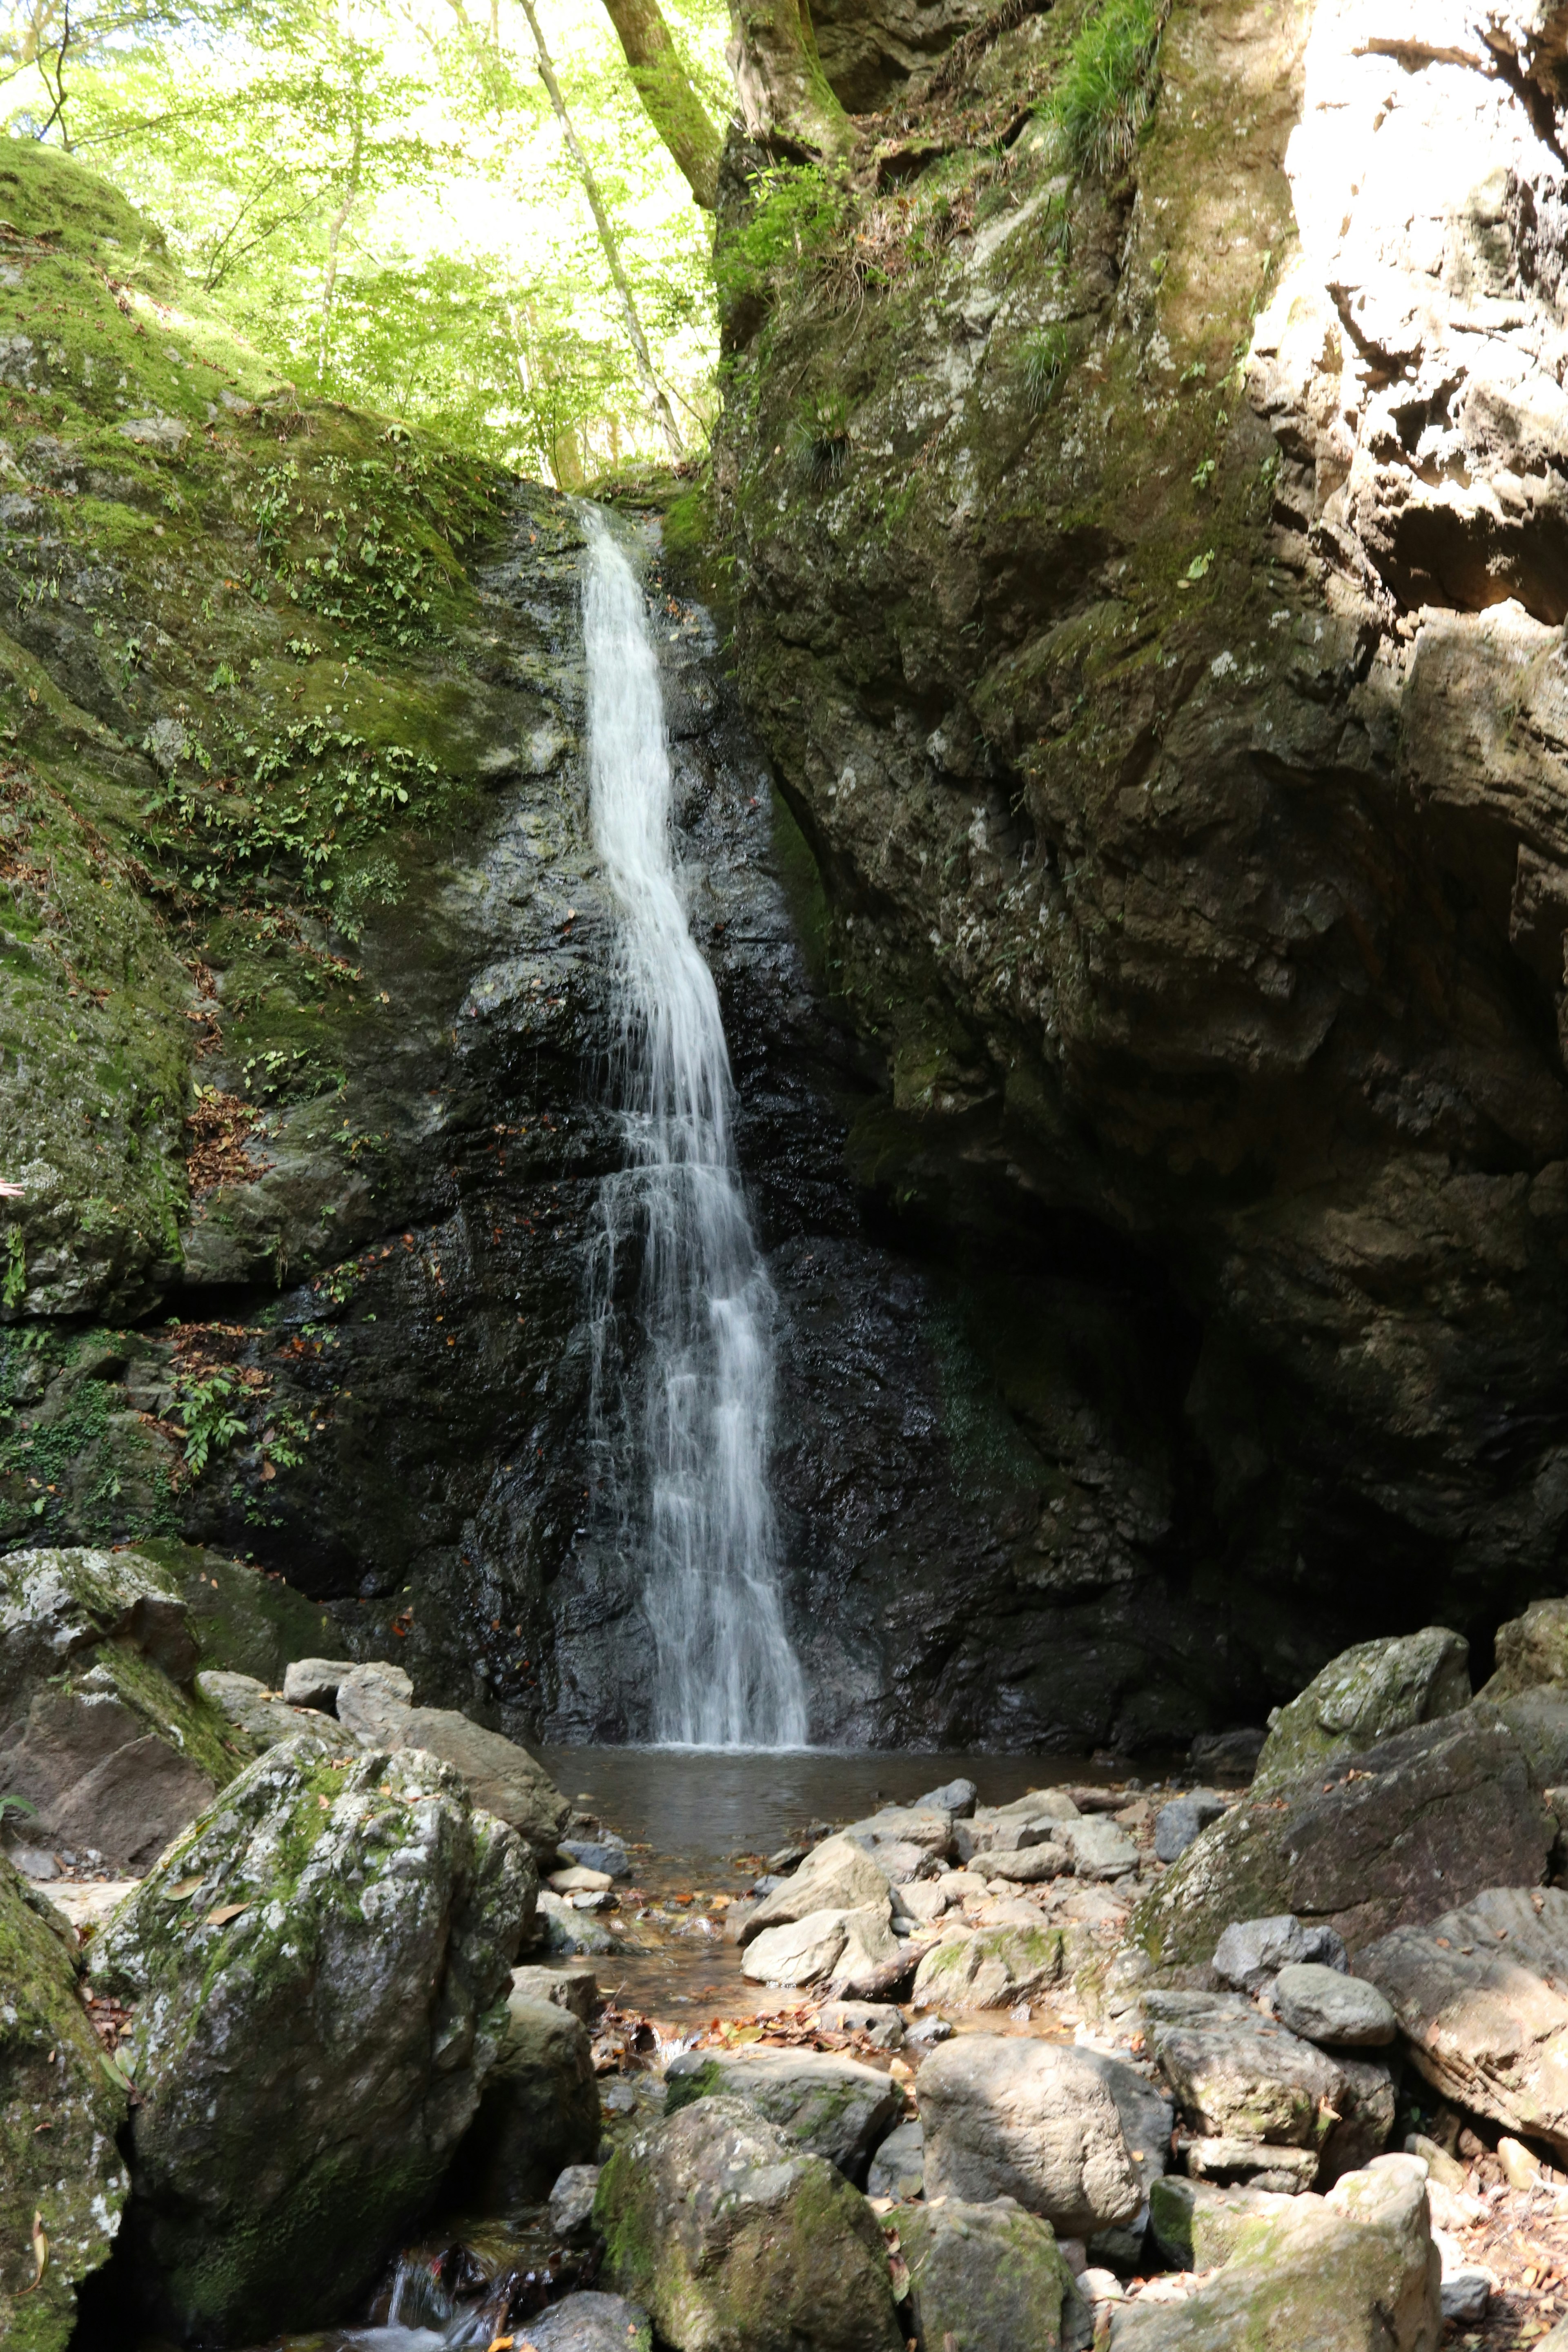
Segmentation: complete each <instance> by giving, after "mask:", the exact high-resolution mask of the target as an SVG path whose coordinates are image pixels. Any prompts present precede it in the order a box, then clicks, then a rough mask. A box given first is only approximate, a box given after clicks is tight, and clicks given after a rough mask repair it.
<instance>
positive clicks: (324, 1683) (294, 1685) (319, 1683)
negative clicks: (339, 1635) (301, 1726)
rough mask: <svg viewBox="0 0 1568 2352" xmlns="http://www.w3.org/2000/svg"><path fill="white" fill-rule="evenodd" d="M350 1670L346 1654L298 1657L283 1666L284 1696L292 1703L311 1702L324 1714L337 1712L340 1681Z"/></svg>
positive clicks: (305, 1704) (312, 1705) (300, 1704)
mask: <svg viewBox="0 0 1568 2352" xmlns="http://www.w3.org/2000/svg"><path fill="white" fill-rule="evenodd" d="M350 1671H351V1661H350V1660H349V1659H347V1658H295V1659H293V1660H291V1661H290V1663H289V1665H288V1666H286V1667H285V1669H284V1673H283V1696H284V1697H285V1699H287V1701H288V1703H289V1706H310V1707H314V1708H316V1709H317V1711H318V1712H319V1713H321V1714H322V1715H335V1714H336V1713H337V1711H338V1685H339V1684H340V1683H341V1682H342V1680H343V1677H344V1676H345V1675H347V1674H348V1673H350Z"/></svg>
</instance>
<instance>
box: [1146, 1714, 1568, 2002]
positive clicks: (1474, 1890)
mask: <svg viewBox="0 0 1568 2352" xmlns="http://www.w3.org/2000/svg"><path fill="white" fill-rule="evenodd" d="M1555 1836H1556V1823H1555V1822H1554V1820H1553V1818H1552V1814H1551V1813H1550V1812H1548V1811H1547V1809H1546V1807H1545V1806H1544V1805H1543V1804H1542V1801H1541V1798H1540V1797H1539V1795H1538V1794H1537V1792H1536V1790H1534V1788H1533V1787H1532V1785H1531V1775H1530V1768H1529V1765H1528V1762H1527V1760H1526V1759H1525V1757H1524V1756H1523V1754H1522V1753H1521V1749H1520V1747H1519V1744H1518V1742H1517V1741H1516V1740H1515V1738H1513V1736H1512V1734H1511V1733H1510V1730H1509V1728H1508V1726H1507V1725H1506V1724H1505V1723H1504V1721H1503V1719H1502V1717H1500V1715H1499V1714H1498V1712H1497V1710H1496V1708H1495V1707H1492V1706H1488V1705H1487V1704H1485V1703H1484V1702H1479V1701H1478V1702H1476V1703H1474V1704H1472V1705H1471V1706H1468V1707H1465V1708H1463V1709H1461V1710H1460V1711H1459V1712H1458V1714H1456V1715H1450V1716H1446V1717H1443V1718H1442V1719H1441V1720H1440V1721H1438V1722H1436V1723H1424V1724H1418V1725H1416V1726H1415V1728H1414V1729H1413V1730H1410V1731H1402V1732H1399V1733H1396V1734H1395V1736H1394V1738H1391V1739H1388V1740H1384V1742H1383V1743H1382V1744H1381V1745H1380V1746H1378V1747H1376V1748H1369V1749H1367V1750H1366V1751H1365V1753H1364V1754H1363V1755H1360V1756H1353V1757H1342V1758H1341V1759H1339V1760H1338V1761H1336V1762H1335V1763H1332V1764H1329V1765H1325V1766H1322V1767H1321V1768H1318V1769H1314V1770H1313V1771H1312V1772H1311V1774H1310V1775H1309V1777H1308V1778H1307V1779H1305V1780H1299V1781H1296V1782H1294V1783H1293V1784H1292V1785H1291V1786H1289V1788H1286V1789H1283V1790H1279V1791H1278V1792H1277V1793H1276V1794H1275V1795H1273V1796H1271V1797H1267V1798H1263V1799H1255V1798H1252V1797H1250V1796H1249V1797H1247V1798H1244V1799H1243V1800H1242V1801H1241V1802H1240V1803H1239V1804H1237V1805H1236V1806H1234V1807H1233V1808H1232V1810H1231V1811H1229V1812H1228V1813H1226V1816H1225V1819H1224V1820H1223V1821H1219V1822H1215V1823H1214V1825H1213V1827H1212V1828H1210V1829H1207V1830H1205V1832H1204V1833H1203V1835H1202V1836H1201V1837H1200V1838H1198V1839H1197V1840H1196V1841H1195V1843H1194V1844H1192V1845H1190V1846H1189V1847H1188V1848H1187V1850H1186V1852H1185V1853H1184V1854H1183V1856H1182V1858H1181V1860H1180V1861H1179V1862H1178V1863H1176V1864H1174V1865H1173V1868H1172V1869H1171V1870H1169V1871H1168V1872H1167V1873H1166V1874H1165V1876H1164V1877H1163V1879H1162V1880H1161V1881H1160V1884H1159V1885H1157V1886H1156V1887H1154V1888H1152V1890H1151V1892H1150V1893H1149V1894H1148V1895H1145V1897H1144V1898H1143V1900H1142V1903H1141V1904H1140V1905H1139V1906H1138V1908H1137V1910H1136V1911H1135V1912H1134V1913H1133V1915H1132V1918H1131V1922H1130V1923H1129V1927H1128V1935H1129V1938H1130V1940H1131V1942H1132V1943H1134V1944H1135V1945H1137V1946H1138V1947H1139V1948H1142V1951H1143V1952H1144V1953H1145V1954H1146V1955H1147V1956H1148V1958H1150V1959H1152V1961H1153V1962H1154V1963H1155V1964H1156V1966H1159V1967H1162V1968H1169V1967H1173V1966H1178V1967H1180V1966H1199V1967H1202V1966H1206V1965H1207V1963H1208V1960H1209V1958H1210V1956H1211V1955H1212V1953H1213V1952H1214V1949H1215V1945H1216V1944H1217V1942H1218V1940H1219V1937H1220V1936H1221V1934H1222V1933H1223V1931H1224V1930H1225V1928H1226V1927H1228V1926H1229V1925H1230V1924H1231V1922H1232V1921H1233V1920H1237V1919H1253V1918H1258V1917H1261V1916H1266V1915H1268V1914H1279V1913H1285V1912H1290V1913H1294V1914H1295V1915H1296V1916H1298V1917H1299V1918H1300V1920H1301V1921H1302V1922H1303V1923H1304V1924H1306V1925H1311V1924H1314V1923H1318V1922H1321V1923H1324V1924H1326V1925H1328V1926H1330V1927H1333V1928H1334V1929H1335V1930H1336V1932H1337V1933H1338V1934H1339V1935H1340V1936H1341V1937H1342V1938H1343V1940H1344V1942H1345V1944H1346V1945H1347V1946H1348V1947H1349V1948H1350V1949H1351V1951H1352V1953H1354V1952H1355V1951H1357V1950H1358V1949H1359V1948H1362V1947H1363V1946H1365V1945H1367V1944H1370V1943H1373V1942H1375V1941H1376V1939H1377V1938H1378V1937H1380V1936H1384V1935H1386V1934H1387V1933H1388V1932H1389V1930H1390V1929H1391V1928H1393V1927H1398V1926H1401V1925H1403V1924H1404V1923H1405V1922H1407V1921H1409V1922H1415V1921H1420V1920H1423V1919H1429V1918H1430V1917H1431V1916H1432V1915H1433V1913H1434V1911H1435V1910H1436V1909H1437V1908H1438V1907H1439V1906H1451V1905H1452V1904H1453V1903H1454V1902H1456V1901H1459V1902H1464V1901H1467V1900H1468V1898H1469V1896H1470V1895H1473V1894H1478V1893H1479V1891H1480V1890H1481V1888H1482V1887H1485V1886H1490V1885H1497V1883H1498V1882H1499V1880H1500V1879H1506V1880H1509V1881H1511V1882H1512V1883H1514V1884H1516V1885H1536V1884H1539V1882H1540V1881H1541V1880H1542V1878H1543V1877H1544V1876H1545V1874H1546V1864H1547V1859H1548V1856H1549V1855H1550V1853H1551V1851H1552V1843H1553V1840H1554V1839H1555Z"/></svg>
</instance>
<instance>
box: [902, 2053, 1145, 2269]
mask: <svg viewBox="0 0 1568 2352" xmlns="http://www.w3.org/2000/svg"><path fill="white" fill-rule="evenodd" d="M920 2100H921V2123H922V2124H923V2125H924V2126H925V2185H926V2194H927V2196H928V2198H932V2197H955V2198H961V2199H973V2200H975V2201H976V2202H979V2203H982V2204H984V2203H986V2202H988V2201H989V2200H992V2199H993V2198H996V2197H1014V2198H1016V2200H1017V2201H1018V2203H1019V2204H1020V2205H1023V2206H1025V2207H1026V2208H1027V2209H1028V2210H1029V2211H1031V2212H1034V2213H1039V2214H1042V2215H1043V2216H1044V2217H1045V2219H1046V2220H1047V2221H1049V2222H1050V2223H1051V2224H1052V2226H1053V2227H1054V2228H1055V2229H1058V2230H1059V2231H1063V2232H1064V2234H1067V2235H1070V2236H1075V2237H1083V2238H1088V2237H1091V2236H1092V2235H1093V2234H1094V2232H1095V2231H1098V2230H1103V2229H1107V2228H1110V2227H1111V2226H1113V2225H1115V2224H1118V2223H1122V2222H1127V2221H1131V2219H1132V2217H1133V2215H1134V2214H1135V2213H1137V2211H1138V2210H1139V2209H1140V2207H1141V2205H1142V2200H1143V2191H1142V2182H1141V2180H1140V2179H1139V2175H1138V2171H1137V2168H1136V2167H1135V2166H1134V2164H1133V2162H1132V2159H1131V2156H1130V2155H1129V2153H1128V2149H1127V2145H1126V2142H1125V2140H1124V2139H1123V2137H1122V2132H1121V2118H1120V2116H1118V2114H1117V2109H1116V2103H1115V2101H1114V2099H1113V2098H1112V2097H1111V2095H1110V2091H1109V2090H1108V2089H1107V2088H1106V2085H1105V2084H1104V2082H1103V2080H1102V2079H1101V2077H1100V2074H1099V2073H1098V2072H1097V2070H1096V2069H1095V2067H1093V2066H1092V2065H1090V2064H1089V2063H1088V2061H1087V2059H1086V2058H1085V2055H1084V2053H1081V2052H1079V2051H1077V2050H1065V2049H1061V2048H1059V2047H1058V2046H1057V2045H1056V2044H1054V2043H1051V2042H1034V2041H1027V2040H1024V2041H1019V2040H1009V2039H1005V2038H1002V2037H999V2036H994V2035H990V2034H967V2035H962V2036H960V2037H958V2038H957V2039H956V2040H954V2041H952V2042H946V2043H944V2044H943V2046H942V2048H941V2049H940V2050H935V2051H933V2052H932V2053H931V2056H930V2057H929V2058H928V2059H927V2060H926V2061H925V2063H924V2065H923V2066H922V2067H921V2074H920Z"/></svg>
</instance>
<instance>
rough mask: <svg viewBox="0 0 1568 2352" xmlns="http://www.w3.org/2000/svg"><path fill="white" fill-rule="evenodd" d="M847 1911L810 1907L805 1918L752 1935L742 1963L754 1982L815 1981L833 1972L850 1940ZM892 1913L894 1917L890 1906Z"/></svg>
mask: <svg viewBox="0 0 1568 2352" xmlns="http://www.w3.org/2000/svg"><path fill="white" fill-rule="evenodd" d="M847 1916H849V1915H848V1914H847V1912H844V1911H809V1912H807V1913H806V1915H805V1917H804V1918H802V1919H792V1920H790V1921H789V1922H788V1923H787V1924H785V1925H783V1926H780V1927H769V1928H767V1929H765V1930H764V1932H763V1934H762V1935H760V1936H752V1937H748V1938H747V1941H746V1949H745V1957H744V1958H743V1959H742V1963H741V1967H742V1973H743V1974H744V1975H746V1976H748V1977H750V1978H751V1979H752V1983H753V1984H771V1985H807V1984H816V1983H818V1982H819V1981H820V1980H821V1979H822V1978H824V1977H826V1976H830V1975H831V1974H832V1972H833V1970H834V1969H836V1968H837V1965H838V1962H839V1960H840V1958H842V1956H843V1952H844V1946H845V1942H846V1940H847V1938H846V1932H845V1926H844V1922H845V1920H846V1919H847ZM888 1916H889V1918H890V1917H891V1910H890V1907H889V1915H888Z"/></svg>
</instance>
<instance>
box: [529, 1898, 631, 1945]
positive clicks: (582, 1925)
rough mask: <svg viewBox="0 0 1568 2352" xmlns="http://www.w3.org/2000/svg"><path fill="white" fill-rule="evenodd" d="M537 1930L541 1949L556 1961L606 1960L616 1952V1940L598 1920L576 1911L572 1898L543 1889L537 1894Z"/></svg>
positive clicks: (583, 1912)
mask: <svg viewBox="0 0 1568 2352" xmlns="http://www.w3.org/2000/svg"><path fill="white" fill-rule="evenodd" d="M538 1927H539V1930H540V1933H541V1936H542V1940H543V1944H544V1948H545V1950H546V1951H547V1952H550V1953H552V1955H553V1956H554V1957H555V1958H557V1959H573V1958H582V1957H584V1955H588V1956H590V1957H592V1958H599V1959H602V1958H605V1957H607V1956H608V1955H609V1954H610V1953H612V1952H613V1951H614V1950H615V1949H616V1939H615V1937H614V1936H613V1935H612V1934H611V1932H610V1930H609V1928H608V1927H605V1925H604V1924H603V1922H602V1921H601V1920H598V1919H595V1918H594V1917H593V1916H591V1915H590V1914H589V1913H587V1912H585V1911H579V1910H578V1909H577V1908H576V1907H575V1906H574V1903H573V1901H572V1899H571V1897H570V1896H569V1895H557V1894H555V1893H554V1891H553V1890H552V1888H550V1887H548V1886H546V1887H542V1888H541V1890H540V1894H539V1909H538Z"/></svg>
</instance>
